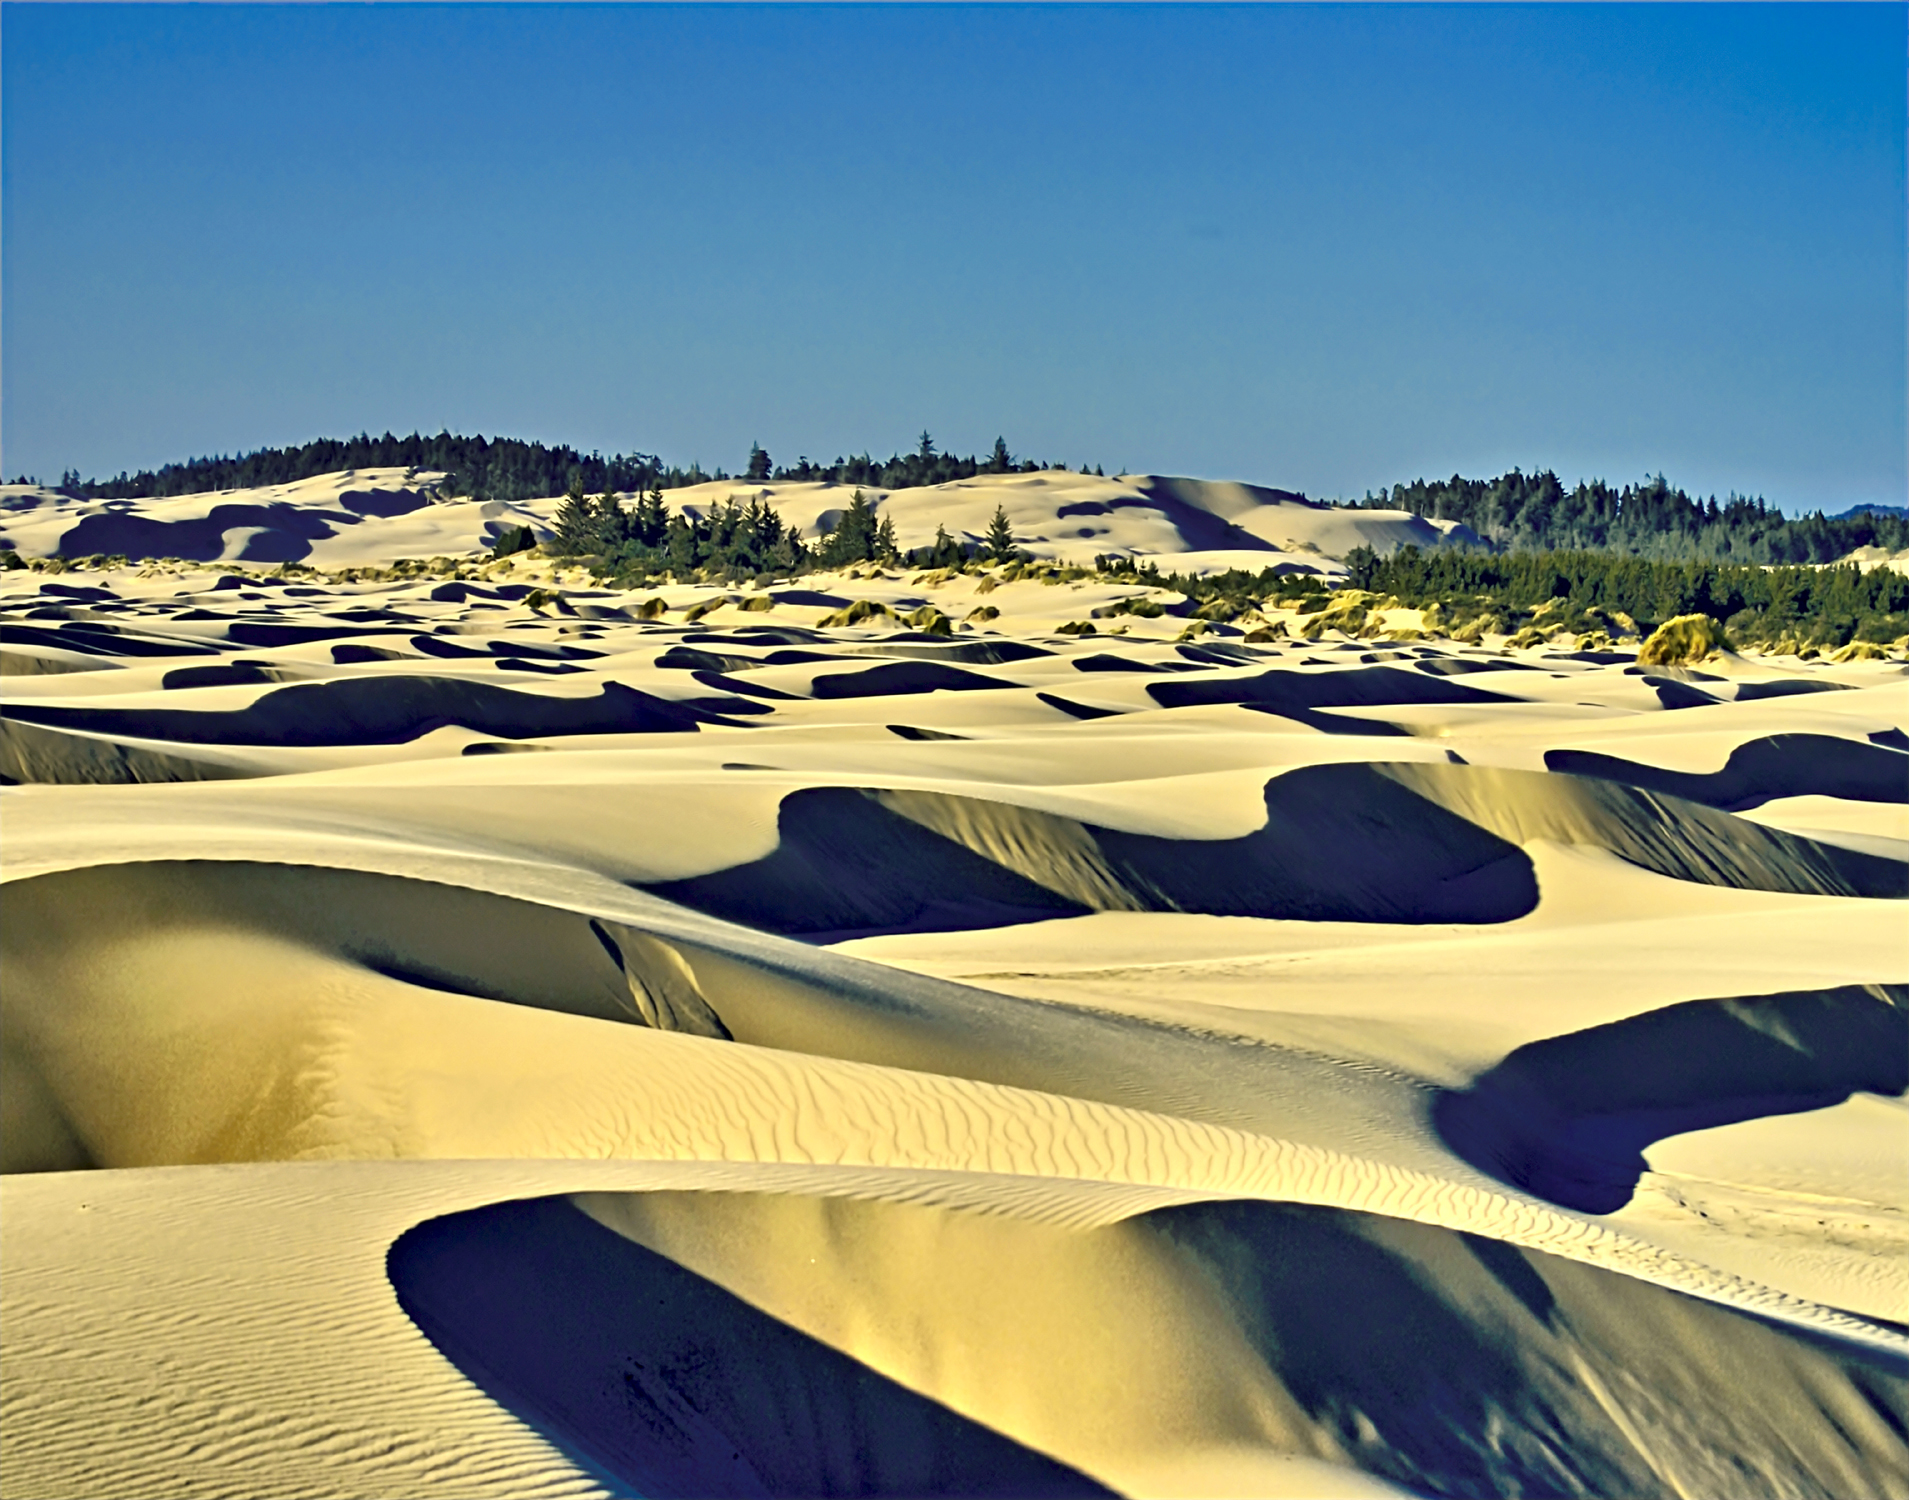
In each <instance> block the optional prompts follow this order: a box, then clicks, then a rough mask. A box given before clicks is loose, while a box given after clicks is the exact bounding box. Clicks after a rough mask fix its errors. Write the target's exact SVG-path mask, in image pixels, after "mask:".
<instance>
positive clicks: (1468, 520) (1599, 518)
mask: <svg viewBox="0 0 1909 1500" xmlns="http://www.w3.org/2000/svg"><path fill="white" fill-rule="evenodd" d="M1354 504H1355V505H1358V506H1360V507H1363V508H1370V509H1374V510H1408V511H1411V512H1412V513H1413V514H1414V515H1418V516H1425V517H1427V518H1428V519H1432V520H1440V521H1457V522H1460V523H1462V524H1463V525H1466V526H1469V527H1470V528H1471V529H1472V530H1473V531H1474V532H1476V533H1477V534H1478V535H1479V536H1480V537H1482V538H1483V539H1484V540H1485V541H1487V542H1489V543H1491V545H1492V546H1493V547H1494V548H1496V549H1498V550H1500V551H1546V550H1550V551H1595V552H1622V553H1628V554H1632V555H1634V556H1638V557H1650V558H1657V559H1660V560H1662V561H1665V562H1686V561H1713V562H1739V563H1825V562H1834V561H1835V560H1836V559H1837V558H1839V557H1847V556H1848V555H1849V554H1850V553H1851V552H1854V551H1855V550H1856V549H1857V548H1858V547H1884V548H1887V549H1888V550H1889V551H1892V552H1894V551H1899V550H1901V549H1902V548H1904V547H1909V517H1906V516H1903V515H1900V514H1889V513H1882V514H1878V513H1874V512H1871V511H1862V510H1858V511H1851V512H1845V513H1844V514H1843V515H1840V516H1825V515H1824V514H1823V513H1822V512H1821V511H1815V512H1812V513H1811V514H1809V515H1805V516H1798V517H1795V518H1794V519H1792V518H1790V517H1787V516H1785V515H1784V514H1783V513H1782V512H1781V511H1780V510H1777V509H1776V508H1775V507H1774V506H1771V505H1769V504H1767V503H1766V502H1764V501H1763V500H1761V499H1751V498H1746V497H1743V496H1739V495H1732V496H1730V497H1729V498H1728V499H1727V500H1725V501H1724V502H1723V503H1722V504H1721V505H1719V504H1718V503H1717V499H1716V497H1715V496H1714V495H1713V496H1711V497H1710V499H1708V500H1698V499H1696V498H1695V497H1693V496H1691V495H1688V494H1686V493H1685V492H1684V491H1683V490H1681V489H1676V488H1674V487H1672V486H1671V485H1670V484H1668V483H1667V482H1666V481H1665V479H1664V476H1663V475H1661V474H1659V475H1657V476H1656V477H1655V478H1653V479H1648V480H1646V481H1644V482H1643V483H1642V484H1636V485H1628V484H1627V485H1624V486H1622V487H1621V488H1613V487H1612V486H1610V485H1608V484H1606V483H1605V482H1604V481H1603V480H1601V479H1595V480H1591V481H1589V482H1585V481H1580V482H1579V483H1578V484H1577V485H1576V486H1574V487H1573V488H1571V489H1568V490H1567V489H1566V488H1565V487H1564V484H1563V482H1562V481H1561V480H1559V478H1558V476H1557V475H1556V474H1554V473H1552V472H1551V471H1550V470H1548V469H1547V470H1545V471H1544V472H1543V473H1541V474H1524V473H1521V472H1520V471H1518V470H1517V469H1513V470H1512V471H1511V472H1510V473H1508V474H1501V475H1499V476H1498V477H1497V478H1496V479H1465V478H1463V477H1461V476H1459V475H1457V474H1454V475H1453V476H1452V477H1451V478H1450V479H1445V480H1433V481H1430V482H1428V481H1426V480H1423V479H1415V480H1413V481H1412V482H1411V483H1409V484H1398V485H1393V486H1392V487H1391V488H1389V489H1383V490H1380V491H1379V493H1378V494H1377V495H1371V494H1368V495H1367V496H1366V497H1365V498H1364V499H1363V500H1361V501H1355V502H1354Z"/></svg>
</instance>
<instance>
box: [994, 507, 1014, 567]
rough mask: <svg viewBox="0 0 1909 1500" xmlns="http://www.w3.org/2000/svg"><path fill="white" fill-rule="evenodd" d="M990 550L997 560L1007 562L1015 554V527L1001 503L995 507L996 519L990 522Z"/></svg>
mask: <svg viewBox="0 0 1909 1500" xmlns="http://www.w3.org/2000/svg"><path fill="white" fill-rule="evenodd" d="M988 552H989V553H990V554H991V555H992V556H993V558H994V560H995V561H996V562H1007V561H1008V560H1009V559H1011V558H1012V557H1013V556H1014V527H1013V526H1012V525H1010V524H1009V522H1008V513H1007V511H1006V510H1005V509H1004V508H1003V507H1001V506H999V505H997V506H995V507H994V519H993V520H991V521H989V522H988Z"/></svg>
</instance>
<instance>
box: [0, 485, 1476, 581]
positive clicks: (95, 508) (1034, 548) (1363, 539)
mask: <svg viewBox="0 0 1909 1500" xmlns="http://www.w3.org/2000/svg"><path fill="white" fill-rule="evenodd" d="M442 478H443V476H442V475H435V474H416V473H410V472H408V471H406V470H403V469H364V470H356V471H351V472H347V473H343V474H326V475H321V476H319V477H317V478H314V479H304V480H299V481H298V482H297V483H294V484H286V485H276V486H272V487H270V488H266V489H258V490H228V491H221V492H219V493H216V494H205V495H180V496H174V497H170V498H167V499H160V500H100V501H84V500H72V499H69V498H68V497H66V496H65V495H62V494H59V493H58V492H56V491H53V490H48V489H41V488H35V487H31V486H24V485H6V486H0V549H5V548H13V549H15V550H17V551H18V552H20V553H21V555H22V556H29V557H94V556H101V555H104V556H120V557H127V558H148V557H172V558H182V559H187V560H191V561H196V562H219V561H225V562H243V563H283V562H298V563H309V564H312V565H314V566H320V567H328V568H342V567H353V566H359V567H362V566H366V565H371V564H376V563H379V562H386V561H389V560H391V559H393V558H399V557H419V558H428V557H437V556H451V557H458V556H463V555H465V554H467V553H471V552H475V551H477V550H479V549H481V548H487V547H489V546H490V545H491V543H492V542H494V541H495V540H496V539H497V537H498V536H500V535H501V534H502V533H503V532H505V531H506V530H509V529H510V528H512V527H515V526H528V527H530V529H531V532H532V534H533V535H535V536H536V537H537V538H538V539H539V540H540V541H542V540H548V539H549V538H550V536H551V535H552V532H551V520H552V517H553V516H554V515H555V513H556V510H557V506H558V505H559V504H560V503H561V499H560V497H552V498H550V499H547V500H525V501H516V502H505V501H501V500H494V501H477V500H457V499H447V498H446V497H444V496H443V495H442V494H441V493H440V492H439V485H438V482H439V481H440V480H442ZM854 492H855V491H854V487H853V486H849V485H837V484H792V483H776V484H750V483H746V482H744V481H740V480H722V481H713V482H710V483H706V484H699V485H695V486H692V487H690V488H686V489H672V490H666V491H664V492H663V493H664V500H665V502H666V503H667V504H668V505H669V507H670V508H671V509H672V510H676V509H684V508H687V509H690V510H693V511H696V512H697V513H701V512H702V511H704V510H706V509H707V508H708V507H709V506H710V505H712V504H715V503H718V502H721V503H727V502H729V501H731V500H732V499H737V498H742V499H748V498H753V497H761V498H762V499H765V500H766V501H767V502H768V503H769V504H771V505H773V506H775V508H776V509H777V510H778V511H779V512H780V513H781V514H782V516H783V517H784V518H785V519H786V520H787V521H789V522H790V523H792V524H793V525H796V526H799V527H800V528H801V530H802V534H803V535H804V536H805V537H807V538H809V539H810V540H813V539H814V538H815V537H816V536H817V535H818V534H819V532H820V531H821V530H822V529H824V528H827V527H832V526H833V525H834V524H835V523H836V522H837V521H838V520H839V519H840V516H841V513H842V511H843V509H844V508H845V507H846V506H847V505H848V503H849V500H850V498H851V496H852V495H853V494H854ZM864 493H865V494H866V497H867V498H868V500H869V501H870V502H871V503H872V504H873V505H874V507H875V509H876V513H877V514H878V515H880V516H887V517H889V518H890V519H891V520H892V521H893V522H894V526H895V534H896V537H897V540H898V541H899V543H900V545H901V546H902V547H903V548H904V549H911V548H916V547H923V546H927V545H928V544H930V543H931V542H933V541H934V538H935V531H936V528H937V527H946V529H947V531H948V533H949V534H950V535H951V536H953V537H954V538H955V539H956V540H958V541H963V542H966V543H970V544H979V543H980V542H981V541H982V539H983V538H984V537H985V536H986V534H987V530H988V523H989V521H990V520H991V519H992V517H993V515H994V511H995V507H996V506H1000V507H1002V508H1003V509H1004V510H1005V511H1006V512H1007V515H1008V519H1009V520H1010V521H1011V522H1012V523H1013V526H1014V530H1015V535H1016V537H1017V538H1018V539H1019V540H1020V544H1021V546H1022V548H1023V549H1024V550H1025V551H1027V552H1028V553H1030V554H1031V555H1033V556H1034V557H1037V558H1041V559H1077V560H1079V561H1082V562H1085V561H1086V560H1088V559H1089V558H1091V557H1093V556H1095V555H1096V554H1105V555H1110V556H1117V557H1157V558H1161V559H1163V560H1171V562H1172V566H1173V567H1175V568H1177V569H1179V570H1180V571H1183V572H1202V571H1211V570H1219V569H1224V568H1228V567H1251V568H1255V569H1258V568H1264V567H1277V566H1280V565H1281V564H1282V563H1285V564H1288V565H1291V566H1296V567H1303V568H1307V569H1309V570H1312V571H1317V572H1321V573H1336V572H1338V571H1339V569H1338V568H1337V567H1336V566H1335V565H1336V564H1337V562H1338V560H1339V559H1340V558H1342V557H1343V556H1344V555H1345V553H1346V552H1347V551H1349V550H1350V549H1351V548H1353V547H1358V546H1369V547H1374V548H1378V549H1381V550H1390V549H1391V548H1393V547H1397V546H1400V545H1402V544H1404V543H1406V542H1414V543H1417V544H1419V545H1421V546H1432V545H1437V544H1438V543H1439V542H1441V541H1444V540H1447V539H1451V538H1454V537H1455V538H1457V539H1459V540H1472V541H1475V540H1476V538H1474V537H1472V536H1471V534H1470V532H1468V531H1466V530H1465V528H1463V527H1458V526H1454V525H1452V524H1451V523H1449V522H1436V521H1427V520H1425V519H1423V518H1421V517H1418V516H1414V515H1411V514H1409V513H1407V512H1405V511H1366V510H1335V509H1333V508H1331V507H1329V506H1325V505H1320V504H1317V503H1315V502H1313V501H1309V500H1305V499H1302V498H1301V497H1299V496H1297V495H1293V494H1288V493H1287V492H1285V491H1283V490H1271V489H1262V488H1259V487H1258V486H1255V485H1246V484H1223V483H1215V482H1212V481H1208V480H1202V479H1170V478H1161V477H1158V476H1154V475H1145V474H1142V475H1123V476H1121V477H1119V478H1116V479H1103V478H1100V477H1098V476H1095V475H1087V474H1072V473H1069V472H1067V471H1066V470H1064V469H1061V470H1048V471H1044V472H1041V473H1034V474H992V475H981V476H977V477H976V478H973V479H964V480H958V481H956V482H954V483H951V484H942V485H936V486H934V487H932V488H929V489H910V490H893V491H888V490H880V489H870V490H867V491H865V492H864Z"/></svg>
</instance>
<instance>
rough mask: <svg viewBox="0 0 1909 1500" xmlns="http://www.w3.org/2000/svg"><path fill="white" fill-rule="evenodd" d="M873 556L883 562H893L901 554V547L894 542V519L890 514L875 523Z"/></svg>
mask: <svg viewBox="0 0 1909 1500" xmlns="http://www.w3.org/2000/svg"><path fill="white" fill-rule="evenodd" d="M873 547H874V552H875V556H877V557H878V558H880V559H881V560H882V561H883V562H894V561H895V560H896V559H897V558H898V557H900V556H901V548H900V547H898V546H897V545H896V544H895V521H894V518H893V517H892V516H883V517H882V518H881V520H880V521H878V522H877V523H876V525H875V538H874V543H873Z"/></svg>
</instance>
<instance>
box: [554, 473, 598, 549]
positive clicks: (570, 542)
mask: <svg viewBox="0 0 1909 1500" xmlns="http://www.w3.org/2000/svg"><path fill="white" fill-rule="evenodd" d="M556 527H557V547H558V550H560V551H561V552H563V553H564V554H565V555H566V556H569V557H576V556H578V555H579V554H581V553H585V552H589V551H591V550H592V544H593V542H594V541H595V536H596V517H595V516H594V515H592V514H591V510H590V502H589V501H588V500H586V499H585V498H584V496H583V475H582V474H572V476H571V479H570V489H569V492H568V493H567V494H565V495H564V497H563V504H561V505H559V506H558V507H557V518H556Z"/></svg>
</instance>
